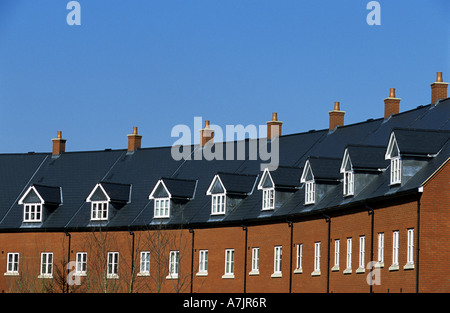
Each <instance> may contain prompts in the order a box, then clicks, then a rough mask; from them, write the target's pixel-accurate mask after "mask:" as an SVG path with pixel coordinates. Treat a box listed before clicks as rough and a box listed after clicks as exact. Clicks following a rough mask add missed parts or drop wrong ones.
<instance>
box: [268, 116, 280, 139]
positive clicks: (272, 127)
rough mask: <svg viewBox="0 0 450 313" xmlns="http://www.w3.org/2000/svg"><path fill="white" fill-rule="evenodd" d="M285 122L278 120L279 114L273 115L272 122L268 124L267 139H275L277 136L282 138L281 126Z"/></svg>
mask: <svg viewBox="0 0 450 313" xmlns="http://www.w3.org/2000/svg"><path fill="white" fill-rule="evenodd" d="M282 125H283V122H280V121H279V120H278V114H277V113H276V112H273V113H272V120H271V121H268V122H267V139H272V138H275V137H276V136H281V126H282Z"/></svg>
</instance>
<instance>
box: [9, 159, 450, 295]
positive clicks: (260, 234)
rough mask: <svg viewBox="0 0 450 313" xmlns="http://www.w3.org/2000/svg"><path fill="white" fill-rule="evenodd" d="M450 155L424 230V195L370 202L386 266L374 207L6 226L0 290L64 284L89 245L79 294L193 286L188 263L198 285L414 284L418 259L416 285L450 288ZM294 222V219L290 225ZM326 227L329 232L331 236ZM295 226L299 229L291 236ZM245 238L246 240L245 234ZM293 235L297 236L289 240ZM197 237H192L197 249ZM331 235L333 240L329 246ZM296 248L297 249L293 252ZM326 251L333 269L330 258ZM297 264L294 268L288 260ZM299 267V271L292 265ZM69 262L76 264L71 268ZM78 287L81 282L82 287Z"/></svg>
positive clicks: (357, 288) (297, 288)
mask: <svg viewBox="0 0 450 313" xmlns="http://www.w3.org/2000/svg"><path fill="white" fill-rule="evenodd" d="M449 181H450V180H449V166H448V163H446V164H445V165H444V166H443V167H442V168H441V169H440V170H439V171H438V172H437V173H435V175H434V176H433V177H432V178H431V179H430V180H429V181H428V182H427V183H426V184H425V185H424V189H423V194H422V196H421V198H420V234H419V229H418V228H417V208H418V207H417V204H418V201H417V199H418V198H417V196H416V195H414V194H413V195H411V196H404V197H402V198H397V200H393V199H391V200H389V201H386V202H378V203H377V204H376V206H375V205H370V207H371V208H372V209H373V235H374V236H373V237H374V238H373V259H374V260H377V257H378V249H377V248H378V233H380V232H383V233H384V266H383V267H381V268H377V269H375V270H374V271H373V272H371V270H370V268H368V267H367V263H368V262H369V261H370V253H371V239H372V237H371V229H372V215H371V214H369V208H368V207H364V206H361V207H355V208H354V209H352V210H345V211H343V210H340V211H334V212H330V213H329V216H330V218H331V219H330V221H329V222H327V220H326V218H325V216H322V215H316V216H311V217H308V218H306V217H305V218H302V219H298V220H295V221H294V222H293V223H292V224H289V223H288V221H287V220H286V221H282V222H276V223H275V222H271V223H267V224H260V225H249V226H246V228H244V227H243V226H227V227H209V228H196V229H194V230H193V233H192V232H190V231H189V230H187V229H178V230H177V229H171V230H169V229H151V230H141V231H134V232H129V231H110V232H98V231H97V232H71V233H70V236H67V235H66V234H65V233H63V232H20V233H0V250H1V254H0V292H21V291H33V292H47V291H52V292H61V291H63V280H64V278H65V275H66V274H67V270H66V269H64V264H66V260H67V255H68V252H69V241H70V260H71V261H74V260H75V258H76V253H77V252H87V253H88V264H87V269H88V275H87V276H82V277H79V279H80V282H81V286H80V287H78V286H76V285H75V286H71V287H70V290H71V291H75V292H82V291H86V292H103V291H105V289H106V291H108V292H128V291H131V290H132V291H133V292H190V290H191V268H192V270H193V271H192V272H193V275H192V291H193V292H225V293H232V292H239V293H241V292H244V290H245V291H246V292H249V293H259V292H283V293H286V292H289V291H291V292H294V293H298V292H319V293H324V292H327V286H328V290H329V292H369V291H370V286H369V284H368V283H367V280H368V277H369V275H370V274H373V275H374V276H372V277H373V278H374V282H375V284H374V285H373V286H372V290H373V292H377V293H378V292H380V293H386V292H409V293H412V292H415V291H416V278H417V270H418V267H419V274H420V276H419V292H449V291H450V284H449V280H448V277H450V270H449V269H448V268H446V267H445V261H446V260H447V258H448V257H449V255H450V244H449V241H448V238H449V235H450V233H449V232H450V230H449V229H450V227H449V226H450V225H449V214H450V213H449V212H448V207H449V204H450V203H449V196H448V194H446V193H444V192H442V190H443V188H442V186H445V184H447V185H448V184H449ZM290 225H291V226H290ZM411 228H414V236H415V238H414V240H415V249H416V248H417V240H418V239H420V259H419V263H417V259H416V254H415V252H414V267H413V268H410V269H408V268H405V267H404V266H405V265H406V258H407V256H406V253H407V245H408V243H407V232H408V229H411ZM396 230H398V231H399V266H398V269H396V270H390V266H391V264H392V253H393V231H396ZM328 231H330V233H329V234H330V237H329V238H330V240H329V241H328ZM291 232H292V237H291ZM360 236H365V251H364V252H365V260H364V263H365V264H366V268H365V269H364V271H362V272H361V273H357V269H358V264H359V238H360ZM348 237H351V238H352V271H351V273H349V274H346V273H344V270H345V268H346V244H347V243H346V239H347V238H348ZM246 238H247V241H246ZM291 238H292V241H291ZM336 239H339V240H340V254H339V259H340V260H339V270H338V271H333V270H331V269H332V268H333V266H334V245H335V242H336ZM192 240H194V245H193V254H192ZM316 242H320V243H321V250H320V275H313V274H312V273H313V271H314V268H313V267H314V244H315V243H316ZM328 243H329V244H328ZM298 244H302V245H303V263H302V269H301V272H299V271H296V258H297V254H296V252H297V250H296V248H297V245H298ZM275 246H281V247H282V270H281V272H282V274H281V277H273V276H272V274H273V271H274V247H275ZM253 247H259V248H260V255H259V275H249V272H250V271H251V266H252V265H251V264H252V248H253ZM291 248H292V253H291ZM202 249H206V250H208V273H207V275H206V276H199V275H197V273H198V266H199V251H200V250H202ZM226 249H234V251H235V256H234V278H224V277H223V275H224V272H225V250H226ZM172 250H177V251H180V270H179V277H178V279H167V275H168V259H169V253H170V251H172ZM112 251H118V252H119V253H120V259H119V273H118V278H116V279H106V280H105V279H104V274H102V271H101V268H102V266H103V273H104V271H105V269H104V266H105V262H106V254H107V252H112ZM141 251H150V252H151V256H150V275H139V258H140V252H141ZM328 251H329V256H330V258H329V267H328V266H327V265H328ZM9 252H18V253H20V264H19V268H20V275H19V276H9V275H5V272H6V266H7V253H9ZM41 252H53V254H54V267H53V279H48V278H38V275H39V267H40V254H41ZM291 266H292V267H291ZM291 268H292V271H291ZM70 270H72V269H69V271H70ZM77 288H78V289H77Z"/></svg>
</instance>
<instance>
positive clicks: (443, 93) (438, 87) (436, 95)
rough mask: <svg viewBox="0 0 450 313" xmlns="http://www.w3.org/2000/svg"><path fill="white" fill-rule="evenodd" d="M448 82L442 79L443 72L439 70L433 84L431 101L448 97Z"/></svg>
mask: <svg viewBox="0 0 450 313" xmlns="http://www.w3.org/2000/svg"><path fill="white" fill-rule="evenodd" d="M447 87H448V83H444V82H443V80H442V72H437V74H436V81H435V82H434V83H432V84H431V103H435V102H436V101H438V100H439V99H446V98H447Z"/></svg>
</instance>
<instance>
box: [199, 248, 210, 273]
mask: <svg viewBox="0 0 450 313" xmlns="http://www.w3.org/2000/svg"><path fill="white" fill-rule="evenodd" d="M198 259H199V264H198V274H199V275H202V274H203V275H207V274H208V250H200V251H199V257H198Z"/></svg>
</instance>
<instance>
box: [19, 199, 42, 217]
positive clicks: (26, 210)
mask: <svg viewBox="0 0 450 313" xmlns="http://www.w3.org/2000/svg"><path fill="white" fill-rule="evenodd" d="M42 213H43V212H42V203H39V202H36V203H24V204H23V221H24V222H42Z"/></svg>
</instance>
